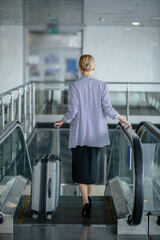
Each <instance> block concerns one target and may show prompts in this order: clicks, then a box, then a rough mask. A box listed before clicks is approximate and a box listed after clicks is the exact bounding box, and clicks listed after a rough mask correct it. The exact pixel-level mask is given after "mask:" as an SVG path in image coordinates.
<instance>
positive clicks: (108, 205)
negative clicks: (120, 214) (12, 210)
mask: <svg viewBox="0 0 160 240" xmlns="http://www.w3.org/2000/svg"><path fill="white" fill-rule="evenodd" d="M81 211H82V198H81V197H80V196H61V197H60V201H59V204H58V207H57V209H56V211H55V213H54V215H53V218H52V220H50V221H49V220H47V219H46V216H45V215H40V216H39V218H38V220H33V219H32V216H31V209H30V203H28V206H27V207H26V208H25V209H24V210H23V211H22V213H21V215H20V216H19V218H18V219H17V220H16V221H15V223H16V224H38V223H41V224H43V223H46V224H116V214H115V210H114V206H113V201H112V198H111V197H103V196H100V197H99V196H98V197H92V210H91V214H90V217H89V218H84V217H82V216H81Z"/></svg>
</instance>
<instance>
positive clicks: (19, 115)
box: [0, 82, 35, 138]
mask: <svg viewBox="0 0 160 240" xmlns="http://www.w3.org/2000/svg"><path fill="white" fill-rule="evenodd" d="M0 110H1V111H0V118H1V119H0V129H1V130H2V129H3V128H4V126H5V125H6V124H7V123H8V122H12V121H14V120H18V121H19V122H21V123H22V127H23V131H24V133H25V138H26V135H27V133H31V131H32V129H33V127H34V126H35V83H34V82H31V83H26V84H23V85H20V86H18V87H16V88H13V89H11V90H9V91H7V92H5V93H3V94H1V95H0Z"/></svg>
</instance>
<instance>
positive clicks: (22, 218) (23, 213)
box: [17, 195, 31, 224]
mask: <svg viewBox="0 0 160 240" xmlns="http://www.w3.org/2000/svg"><path fill="white" fill-rule="evenodd" d="M30 200H31V196H30V195H29V196H28V198H27V201H26V203H25V205H24V208H23V211H22V213H21V215H20V217H19V219H18V221H17V224H22V223H23V220H24V215H25V213H26V210H27V208H28V204H29V203H30Z"/></svg>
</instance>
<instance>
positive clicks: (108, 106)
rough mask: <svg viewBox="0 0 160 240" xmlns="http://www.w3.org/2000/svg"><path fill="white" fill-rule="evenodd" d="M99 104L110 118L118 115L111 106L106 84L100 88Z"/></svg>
mask: <svg viewBox="0 0 160 240" xmlns="http://www.w3.org/2000/svg"><path fill="white" fill-rule="evenodd" d="M101 104H102V109H103V112H104V113H105V114H106V115H107V116H109V117H110V118H112V119H116V118H117V117H118V112H117V111H116V110H115V109H114V108H113V107H112V104H111V99H110V96H109V90H108V86H107V84H104V86H103V90H102V98H101Z"/></svg>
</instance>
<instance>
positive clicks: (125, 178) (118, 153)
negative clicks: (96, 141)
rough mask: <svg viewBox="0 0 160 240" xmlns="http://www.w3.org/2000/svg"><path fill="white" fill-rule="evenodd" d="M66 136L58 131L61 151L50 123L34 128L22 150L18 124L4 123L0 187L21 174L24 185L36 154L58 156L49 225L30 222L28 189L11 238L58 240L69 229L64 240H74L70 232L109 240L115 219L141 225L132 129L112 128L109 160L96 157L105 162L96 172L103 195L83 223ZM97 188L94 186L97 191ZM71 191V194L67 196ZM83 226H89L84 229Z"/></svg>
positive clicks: (137, 146) (137, 152)
mask: <svg viewBox="0 0 160 240" xmlns="http://www.w3.org/2000/svg"><path fill="white" fill-rule="evenodd" d="M68 132H69V129H68V128H66V129H59V132H58V134H59V135H60V139H61V142H60V149H59V147H58V145H57V130H56V129H54V128H53V124H52V125H51V124H50V123H44V124H37V126H36V127H35V129H34V131H33V132H32V134H31V135H30V138H29V139H28V140H27V145H26V143H25V141H24V137H23V131H22V128H21V125H20V124H19V123H18V122H13V123H11V124H9V125H8V126H7V127H6V128H5V129H4V131H3V132H2V133H1V135H0V136H1V137H0V153H1V154H0V157H1V183H0V185H1V186H2V185H3V184H2V183H3V179H4V178H5V177H8V176H9V177H15V176H19V175H21V176H22V177H23V178H25V179H27V180H26V181H27V182H29V180H31V173H32V162H33V160H34V158H35V156H37V155H38V154H46V153H54V154H56V153H58V151H59V150H60V152H63V157H62V176H61V196H60V201H59V204H58V207H57V209H56V211H55V213H54V216H53V219H52V220H51V221H48V220H46V219H45V217H44V216H41V217H40V218H39V219H38V220H33V219H32V217H31V212H30V187H29V186H28V193H27V194H26V193H25V194H22V196H21V198H20V199H19V201H18V202H17V205H16V210H15V211H14V214H13V215H14V216H13V222H14V239H16V240H18V239H22V237H23V240H25V239H28V237H29V234H31V235H34V234H35V235H36V234H37V235H36V237H37V238H33V239H44V236H43V233H44V232H45V233H46V234H47V232H48V231H50V232H52V230H53V231H54V234H55V238H54V239H60V238H59V237H58V236H60V234H61V235H63V234H62V233H63V229H66V226H68V229H71V228H72V231H71V232H70V233H68V235H67V236H68V238H63V239H76V238H71V237H73V236H74V233H76V234H77V235H78V234H79V236H81V235H82V238H77V239H83V240H84V239H89V238H87V237H86V236H90V235H92V234H94V236H96V231H97V233H98V234H99V236H101V238H99V239H105V238H106V237H108V236H109V235H108V234H116V228H117V219H119V220H120V221H121V219H122V220H123V221H125V222H126V226H130V227H133V226H136V225H139V224H140V223H141V219H142V216H143V202H144V199H145V197H144V196H145V191H143V189H144V178H143V176H144V174H143V168H144V164H143V160H144V159H143V158H142V150H143V149H142V147H141V141H140V139H139V138H138V136H137V134H136V133H135V132H134V131H133V130H132V129H129V130H126V127H121V125H117V128H116V130H115V134H114V138H113V142H112V149H111V153H110V157H106V152H105V150H104V149H102V152H101V154H102V159H101V160H103V162H105V161H106V162H105V164H104V163H103V165H102V167H101V169H103V172H104V174H103V177H102V176H101V174H99V175H100V176H99V179H100V180H99V181H100V182H101V183H102V179H103V184H101V185H103V189H104V192H103V195H102V194H101V196H93V209H92V212H91V216H90V218H82V217H81V208H82V200H81V196H80V194H79V192H78V187H77V185H75V184H73V182H72V180H71V160H70V157H71V153H70V150H68ZM62 140H63V141H62ZM142 146H143V144H142ZM6 156H7V157H6ZM30 159H31V160H30ZM155 182H156V181H155ZM156 183H157V182H156ZM101 185H99V184H97V185H96V187H97V189H98V188H100V186H101ZM24 188H25V187H24ZM70 189H72V190H71V191H70ZM157 191H158V190H157ZM67 193H69V194H67ZM124 219H125V220H124ZM2 225H3V224H2ZM29 226H32V228H31V229H29ZM88 227H90V229H89V230H88ZM44 228H45V230H44ZM51 228H52V230H51ZM53 228H54V229H53ZM56 228H57V229H61V231H60V232H59V233H57V232H56V230H55V229H56ZM24 229H27V230H26V231H27V232H26V234H24V235H23V236H22V234H23V233H24V232H25V231H24ZM49 229H50V230H49ZM74 229H75V232H74ZM95 229H96V230H95ZM100 229H101V230H100ZM108 229H112V230H111V231H110V230H109V233H108ZM37 231H38V233H37ZM20 232H21V234H20ZM54 234H53V235H54ZM56 234H57V235H56ZM58 234H59V235H58ZM69 234H70V235H69ZM88 234H89V235H88ZM53 235H52V237H53ZM49 236H51V235H50V234H49V235H48V238H47V239H52V238H50V237H49ZM56 236H57V238H56ZM69 236H70V237H69ZM91 239H92V238H91ZM94 239H98V238H94Z"/></svg>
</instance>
